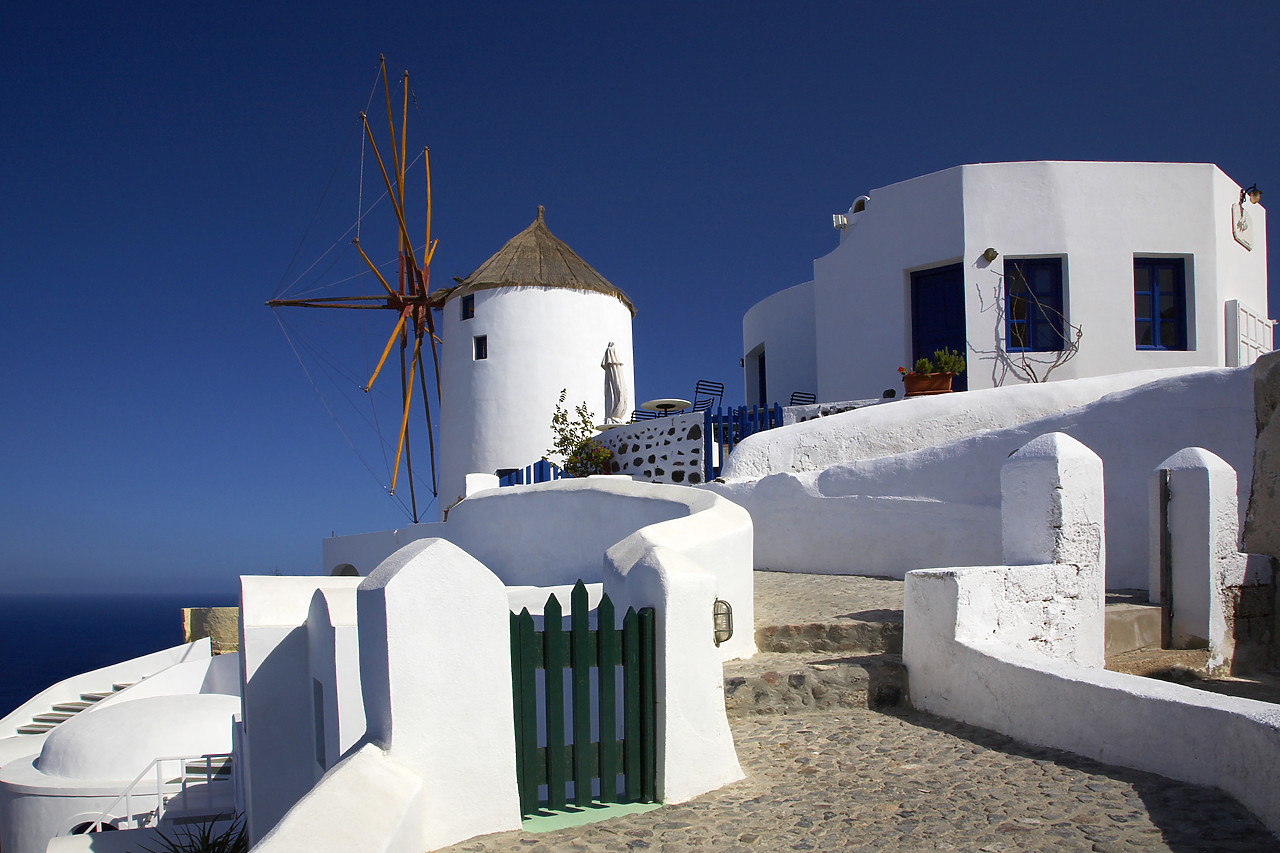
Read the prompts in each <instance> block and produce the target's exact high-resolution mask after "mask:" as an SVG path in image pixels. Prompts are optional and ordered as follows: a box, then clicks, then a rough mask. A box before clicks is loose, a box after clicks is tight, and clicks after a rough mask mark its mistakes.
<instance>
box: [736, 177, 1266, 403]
mask: <svg viewBox="0 0 1280 853" xmlns="http://www.w3.org/2000/svg"><path fill="white" fill-rule="evenodd" d="M1239 192H1240V187H1239V185H1237V184H1236V183H1235V182H1234V181H1232V180H1231V179H1230V178H1229V177H1227V176H1226V175H1225V174H1223V172H1222V171H1221V170H1220V169H1218V167H1216V166H1214V165H1212V164H1208V163H1089V162H1061V161H1041V162H1028V163H984V164H975V165H965V166H957V167H954V168H951V169H946V170H943V171H941V172H935V173H933V174H930V175H924V176H921V177H918V178H913V179H911V180H908V181H903V182H901V183H897V184H892V185H890V186H887V187H883V188H881V189H877V190H875V191H874V192H872V193H871V199H870V201H869V202H868V203H867V205H866V209H865V210H864V211H862V212H861V213H859V214H857V215H856V216H851V217H850V225H849V227H848V228H846V229H845V230H844V231H842V232H841V235H840V244H839V247H838V248H836V249H835V251H833V252H831V253H830V254H828V255H826V256H825V257H822V258H818V259H817V260H816V261H814V281H813V291H814V318H813V320H812V323H813V325H814V329H815V337H816V347H815V359H816V367H817V376H818V396H819V398H820V399H822V400H827V401H833V400H853V399H860V398H868V397H875V396H879V395H880V392H881V391H882V390H883V389H884V388H886V387H891V386H894V385H895V384H896V383H897V381H898V380H897V369H898V367H899V366H909V365H910V361H911V351H912V346H911V275H910V274H911V272H912V271H915V270H922V269H930V268H933V267H938V266H944V265H947V264H952V263H957V262H958V263H960V264H962V266H963V269H964V282H965V314H966V327H967V339H968V343H969V352H968V361H969V371H968V373H969V388H970V389H976V388H989V387H993V386H996V385H1000V384H1012V383H1017V382H1020V381H1022V380H1020V379H1018V378H1016V377H1015V376H1014V375H1013V374H1011V373H1009V372H1008V371H1007V370H1006V368H1005V367H1004V366H1003V361H1002V359H1001V357H1000V354H999V351H1000V350H1002V349H1003V341H1004V329H1003V326H1002V321H1001V318H1000V303H1001V299H1002V294H1003V290H1002V281H1003V279H1002V273H1003V270H1004V259H1005V258H1006V257H1009V258H1019V257H1045V256H1049V257H1053V256H1061V257H1063V258H1064V261H1063V287H1064V303H1065V306H1064V307H1065V311H1066V313H1067V315H1068V319H1069V320H1070V321H1071V322H1072V323H1074V324H1077V325H1079V326H1081V327H1082V328H1083V330H1084V338H1083V342H1082V346H1081V349H1080V353H1079V355H1078V356H1077V357H1075V358H1074V359H1073V360H1072V361H1070V362H1069V363H1067V364H1066V365H1064V366H1063V367H1061V368H1059V369H1058V370H1056V371H1055V372H1054V374H1053V378H1054V379H1055V380H1056V379H1072V378H1080V377H1086V376H1101V375H1106V374H1110V373H1117V372H1122V371H1132V370H1144V369H1148V368H1162V367H1191V366H1203V367H1221V366H1225V365H1226V364H1227V361H1226V341H1225V332H1224V314H1223V306H1224V303H1225V301H1226V300H1228V299H1239V300H1241V301H1242V302H1244V303H1245V304H1246V305H1247V306H1249V307H1250V308H1252V309H1253V310H1255V311H1258V312H1261V313H1262V314H1264V315H1265V314H1266V312H1267V289H1266V287H1267V274H1266V239H1265V231H1266V211H1265V210H1264V209H1263V208H1262V206H1261V205H1256V204H1248V203H1247V204H1246V207H1247V209H1248V212H1249V215H1250V217H1251V219H1252V221H1253V224H1254V234H1255V243H1254V246H1253V249H1252V251H1249V250H1246V249H1245V248H1244V247H1243V246H1241V245H1240V244H1238V243H1236V242H1235V240H1234V239H1233V237H1232V233H1231V213H1230V208H1231V205H1232V204H1234V203H1235V202H1236V201H1237V200H1238V198H1239ZM988 247H991V248H994V249H996V250H997V251H998V252H999V253H1000V254H999V257H997V258H996V260H995V261H994V262H990V263H989V262H987V261H986V260H984V258H983V257H982V254H983V251H984V250H985V249H986V248H988ZM1135 256H1137V257H1161V256H1172V257H1183V258H1186V259H1187V262H1186V275H1187V290H1188V330H1187V331H1188V339H1189V340H1188V349H1187V350H1186V351H1158V350H1138V349H1137V348H1136V346H1135V344H1134V318H1133V313H1134V308H1133V259H1134V257H1135ZM783 292H784V293H785V292H786V291H783ZM777 295H778V294H775V296H777ZM773 298H774V297H769V299H766V300H764V301H762V302H761V303H759V304H758V305H757V306H756V307H754V308H753V309H752V311H751V312H748V317H750V316H751V314H752V312H754V311H755V310H756V308H763V307H764V306H765V305H766V304H767V303H769V301H770V300H772V299H773ZM751 322H752V323H753V324H754V323H755V322H756V321H755V320H754V319H753V320H752V321H751ZM743 325H744V338H746V337H747V332H748V328H747V326H748V321H747V320H746V319H745V318H744V322H743ZM752 331H753V334H754V329H753V330H752ZM744 345H745V346H747V347H748V348H749V347H751V346H754V345H755V344H754V343H752V342H751V341H750V340H744ZM745 378H746V382H747V384H748V386H750V385H751V383H752V382H753V381H754V378H753V375H752V374H751V373H750V372H749V371H748V372H747V374H746V377H745ZM771 396H777V395H775V394H772V393H771Z"/></svg>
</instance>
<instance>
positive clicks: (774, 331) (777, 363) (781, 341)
mask: <svg viewBox="0 0 1280 853" xmlns="http://www.w3.org/2000/svg"><path fill="white" fill-rule="evenodd" d="M762 344H763V345H764V353H765V383H766V388H765V390H766V391H767V392H768V396H769V399H768V400H761V399H760V394H759V392H758V390H757V385H758V383H757V381H756V371H755V369H754V368H752V366H751V365H752V364H754V362H753V360H752V358H751V356H752V354H753V353H754V352H755V351H756V348H757V347H759V346H761V345H762ZM742 353H743V356H744V357H745V358H746V360H747V362H748V364H747V365H746V367H747V369H746V373H745V377H744V381H745V384H746V389H745V390H746V396H745V397H744V399H745V400H746V402H747V405H749V406H750V405H764V404H768V403H782V404H783V405H786V404H787V402H788V401H789V400H790V399H791V394H792V392H794V391H807V392H809V393H812V394H816V393H817V391H818V367H817V364H816V361H815V359H816V358H817V339H816V337H815V330H814V314H813V282H811V281H809V282H805V283H804V284H797V285H795V286H794V287H788V288H787V289H786V290H781V291H778V292H777V293H775V294H773V295H772V296H769V297H767V298H765V299H762V300H760V301H759V302H757V303H756V304H755V305H753V306H751V309H750V310H749V311H747V313H746V316H744V317H743V318H742Z"/></svg>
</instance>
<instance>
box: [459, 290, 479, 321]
mask: <svg viewBox="0 0 1280 853" xmlns="http://www.w3.org/2000/svg"><path fill="white" fill-rule="evenodd" d="M474 316H476V295H475V294H474V293H468V294H467V295H466V296H464V297H462V319H463V320H470V319H471V318H472V317H474Z"/></svg>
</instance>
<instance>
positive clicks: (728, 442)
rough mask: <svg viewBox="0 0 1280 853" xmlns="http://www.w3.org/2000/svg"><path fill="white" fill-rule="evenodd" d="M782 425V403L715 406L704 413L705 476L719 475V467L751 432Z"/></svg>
mask: <svg viewBox="0 0 1280 853" xmlns="http://www.w3.org/2000/svg"><path fill="white" fill-rule="evenodd" d="M780 426H782V406H780V405H778V404H777V403H774V404H773V405H772V406H764V407H761V406H738V407H736V408H729V409H716V410H715V411H714V412H713V411H707V412H705V413H704V414H703V431H702V433H703V440H704V441H705V444H704V445H703V454H702V458H703V459H704V460H706V472H705V473H706V478H707V479H708V480H714V479H715V478H716V477H719V476H720V466H721V465H722V464H724V460H725V459H727V458H728V456H729V453H730V452H732V451H733V448H735V447H737V446H738V442H740V441H742V440H743V439H744V438H746V437H747V436H749V435H753V434H755V433H757V432H764V431H765V430H767V429H773V428H774V427H780Z"/></svg>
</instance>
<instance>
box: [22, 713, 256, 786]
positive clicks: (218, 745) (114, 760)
mask: <svg viewBox="0 0 1280 853" xmlns="http://www.w3.org/2000/svg"><path fill="white" fill-rule="evenodd" d="M238 713H240V698H239V697H238V696H227V695H224V694H219V693H204V694H187V695H182V696H155V697H151V698H148V699H136V700H134V701H132V702H119V703H115V704H111V705H107V706H105V707H102V708H95V709H93V710H90V711H85V712H83V713H81V714H78V715H76V716H75V717H72V718H71V719H69V720H67V721H66V722H65V723H63V724H62V725H60V726H58V727H57V728H56V729H54V730H53V731H51V732H50V733H49V736H48V737H47V738H46V739H45V742H44V748H43V749H42V750H41V751H40V757H39V758H37V759H36V761H35V766H36V769H38V770H39V771H40V772H41V773H46V774H48V775H50V776H62V777H65V778H71V779H112V780H123V781H129V780H132V779H133V778H134V777H135V776H137V775H138V774H139V773H141V772H142V771H143V770H144V769H146V766H147V765H148V764H150V763H151V761H152V759H155V758H169V757H194V756H199V755H205V754H209V753H223V752H230V751H231V718H232V715H234V714H238Z"/></svg>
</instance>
